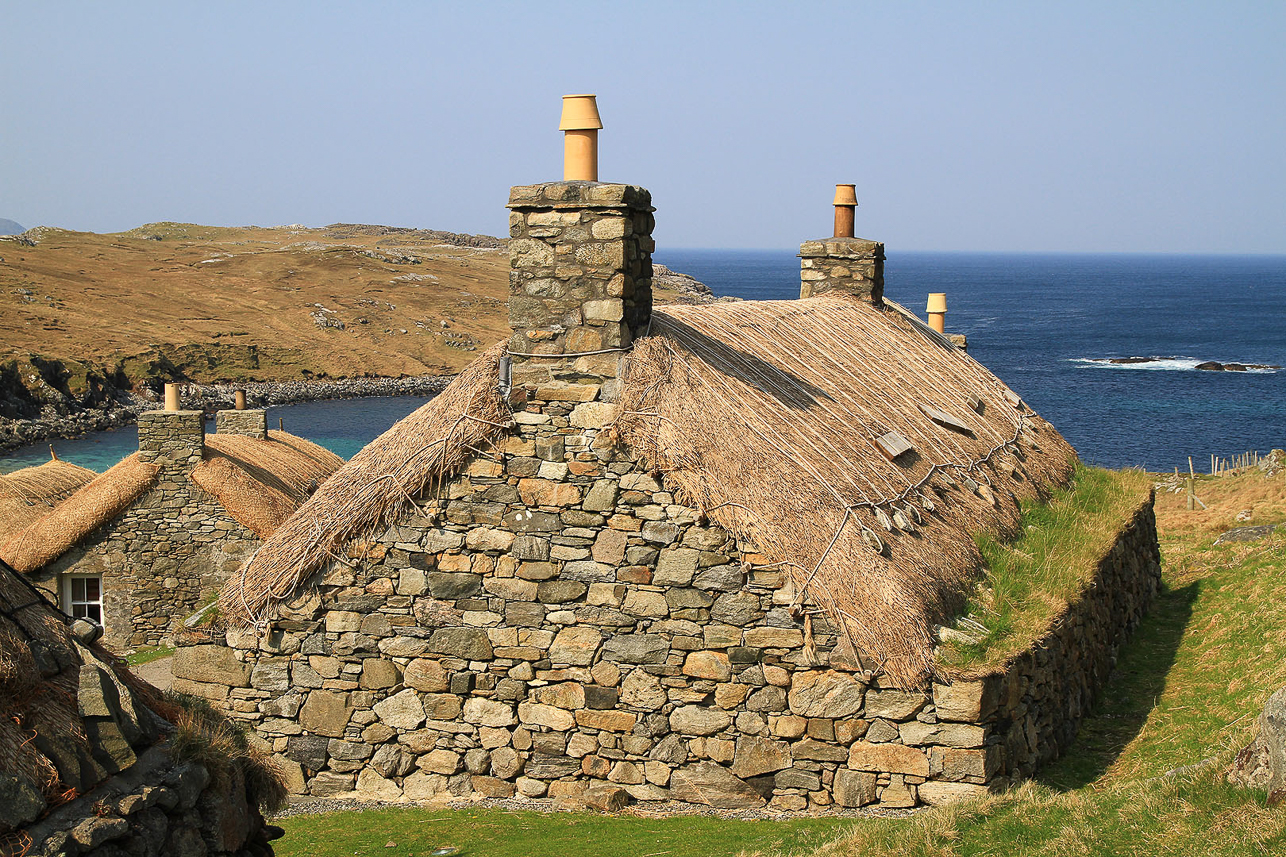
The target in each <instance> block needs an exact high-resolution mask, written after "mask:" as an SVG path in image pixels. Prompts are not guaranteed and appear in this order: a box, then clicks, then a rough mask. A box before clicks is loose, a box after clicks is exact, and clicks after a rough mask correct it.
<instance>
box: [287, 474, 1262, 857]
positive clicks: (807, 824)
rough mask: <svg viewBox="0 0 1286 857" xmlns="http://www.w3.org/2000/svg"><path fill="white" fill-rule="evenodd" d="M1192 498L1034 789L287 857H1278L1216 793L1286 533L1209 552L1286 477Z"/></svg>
mask: <svg viewBox="0 0 1286 857" xmlns="http://www.w3.org/2000/svg"><path fill="white" fill-rule="evenodd" d="M1085 475H1086V474H1083V475H1082V476H1083V477H1084V476H1085ZM1135 481H1137V480H1136V479H1134V478H1126V479H1125V480H1124V482H1125V484H1129V483H1132V482H1135ZM1091 487H1092V486H1091ZM1197 493H1198V495H1199V496H1200V497H1201V499H1202V500H1203V501H1205V502H1206V503H1207V505H1208V506H1210V510H1209V511H1207V512H1196V513H1192V512H1188V511H1186V508H1185V505H1186V504H1185V497H1184V495H1183V494H1182V493H1171V492H1167V491H1164V490H1162V491H1159V492H1158V494H1157V515H1158V524H1159V528H1160V531H1161V539H1162V554H1163V574H1164V588H1163V591H1162V593H1161V595H1160V596H1159V598H1158V600H1157V603H1156V604H1155V605H1154V606H1153V609H1152V611H1151V613H1150V614H1149V616H1148V617H1147V619H1146V620H1145V621H1144V622H1143V624H1142V626H1141V627H1140V629H1139V631H1138V632H1137V633H1136V635H1135V636H1134V638H1133V639H1132V640H1131V641H1130V643H1129V644H1127V646H1126V647H1125V649H1124V650H1123V651H1122V653H1121V657H1120V660H1119V662H1118V664H1117V669H1116V671H1115V673H1114V674H1113V676H1112V678H1111V680H1110V682H1109V684H1108V686H1107V688H1106V690H1105V692H1104V695H1103V698H1102V700H1101V701H1100V702H1099V703H1098V705H1097V706H1096V707H1095V710H1094V712H1093V713H1092V715H1091V716H1090V717H1089V718H1088V719H1087V720H1086V721H1085V724H1084V726H1083V727H1082V729H1081V733H1080V736H1079V737H1078V739H1077V743H1076V745H1075V746H1074V747H1073V749H1072V751H1071V752H1070V753H1069V754H1068V755H1067V756H1065V757H1064V758H1063V759H1061V760H1059V761H1058V762H1056V763H1055V764H1053V765H1052V766H1050V767H1049V768H1048V769H1046V770H1045V771H1044V772H1043V773H1042V775H1041V777H1040V779H1039V780H1038V781H1037V782H1033V783H1027V784H1024V785H1022V786H1020V787H1018V788H1016V789H1014V790H1012V791H1010V792H1008V793H1005V794H1000V795H995V796H992V797H988V798H986V799H983V800H980V801H977V802H974V803H970V804H966V805H961V806H956V807H945V808H940V809H929V810H923V811H920V812H916V813H914V814H911V815H909V816H905V815H897V814H895V815H896V817H887V818H864V819H860V820H851V819H840V818H830V819H791V820H782V821H772V822H755V821H742V820H722V821H716V820H714V819H709V818H699V819H694V818H670V819H656V818H638V817H628V816H625V817H619V818H605V817H601V816H588V815H584V814H576V813H555V814H537V813H526V812H513V811H510V810H504V809H499V808H487V809H483V808H474V809H470V810H456V811H448V810H427V809H423V810H422V809H406V810H401V809H390V810H381V811H378V812H368V813H351V812H343V813H331V814H327V815H321V816H307V817H294V818H288V819H284V820H283V821H282V822H281V824H282V826H284V827H285V828H286V830H287V836H286V837H285V838H284V839H282V840H280V841H279V842H278V843H275V845H276V847H277V853H278V854H281V855H283V857H290V855H296V854H299V855H302V854H308V855H312V857H325V855H341V854H343V855H349V854H372V855H373V854H428V853H429V852H430V850H431V849H432V848H435V847H439V846H445V845H452V846H455V847H457V848H459V852H458V853H459V854H462V855H464V854H469V855H477V857H483V855H492V856H493V857H498V855H508V854H515V855H517V854H531V855H541V854H559V855H562V857H576V855H586V857H590V855H593V857H611V855H621V857H625V855H638V854H655V855H661V854H663V855H667V857H683V855H692V857H710V855H734V854H756V855H776V854H792V855H811V857H857V855H861V857H903V855H923V857H966V855H1007V856H1008V855H1020V856H1021V857H1026V855H1051V857H1053V855H1123V854H1129V855H1158V857H1159V856H1160V855H1229V857H1231V855H1280V854H1286V808H1282V807H1269V806H1268V805H1267V802H1266V796H1265V795H1264V794H1263V793H1262V792H1255V791H1246V790H1242V789H1238V788H1235V787H1233V786H1229V785H1228V784H1226V783H1225V782H1224V771H1225V770H1226V768H1227V765H1228V763H1229V762H1230V761H1231V759H1232V756H1233V755H1234V754H1235V752H1236V751H1237V750H1238V749H1239V748H1241V747H1242V746H1244V745H1245V744H1247V743H1248V742H1249V741H1250V739H1251V738H1252V737H1253V734H1254V721H1255V717H1256V716H1257V714H1258V711H1259V709H1260V708H1261V707H1262V706H1263V703H1264V700H1265V699H1267V697H1268V696H1269V695H1270V694H1271V693H1272V692H1273V691H1274V690H1276V689H1277V688H1279V687H1281V686H1282V685H1283V684H1286V608H1284V607H1283V605H1286V574H1283V569H1286V532H1282V531H1278V532H1277V533H1276V534H1275V535H1273V536H1271V537H1269V538H1268V539H1266V540H1263V541H1259V542H1250V543H1241V544H1229V545H1220V546H1215V545H1214V544H1213V542H1214V539H1215V537H1216V536H1217V535H1218V534H1219V533H1220V532H1222V531H1223V530H1226V529H1228V528H1230V527H1233V526H1238V525H1239V522H1238V521H1237V517H1238V515H1240V516H1241V517H1243V518H1244V517H1246V515H1245V514H1244V513H1245V512H1246V511H1247V510H1249V523H1250V524H1273V523H1279V522H1282V521H1283V520H1286V473H1279V474H1275V475H1272V476H1267V475H1265V474H1263V473H1260V472H1255V473H1251V474H1243V475H1239V476H1234V477H1222V478H1219V479H1209V478H1207V479H1203V480H1200V481H1199V483H1198V490H1197ZM1032 547H1034V546H1032ZM389 843H394V844H393V845H390V844H389Z"/></svg>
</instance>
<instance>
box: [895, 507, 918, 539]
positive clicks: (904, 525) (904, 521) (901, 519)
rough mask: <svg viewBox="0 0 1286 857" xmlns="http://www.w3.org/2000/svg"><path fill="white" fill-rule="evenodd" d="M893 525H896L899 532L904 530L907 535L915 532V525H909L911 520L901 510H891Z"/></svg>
mask: <svg viewBox="0 0 1286 857" xmlns="http://www.w3.org/2000/svg"><path fill="white" fill-rule="evenodd" d="M893 523H895V524H897V528H898V529H899V530H905V531H906V532H908V533H909V532H912V531H914V530H915V525H914V524H912V523H911V519H910V518H908V517H907V516H906V513H905V512H903V511H902V510H901V509H894V510H893Z"/></svg>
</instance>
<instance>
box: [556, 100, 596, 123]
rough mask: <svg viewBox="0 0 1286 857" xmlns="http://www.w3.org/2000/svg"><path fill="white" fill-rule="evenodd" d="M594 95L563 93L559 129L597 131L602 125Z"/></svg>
mask: <svg viewBox="0 0 1286 857" xmlns="http://www.w3.org/2000/svg"><path fill="white" fill-rule="evenodd" d="M597 97H598V96H595V95H564V96H563V116H562V121H560V122H559V123H558V130H559V131H597V130H598V129H600V128H602V127H603V120H602V119H600V118H599V115H598V102H597V101H596V100H595V99H596V98H597Z"/></svg>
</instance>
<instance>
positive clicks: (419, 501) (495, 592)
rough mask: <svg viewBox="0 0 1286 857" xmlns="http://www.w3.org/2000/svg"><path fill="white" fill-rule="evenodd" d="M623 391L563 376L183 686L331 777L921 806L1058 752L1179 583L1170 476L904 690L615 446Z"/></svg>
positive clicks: (302, 764)
mask: <svg viewBox="0 0 1286 857" xmlns="http://www.w3.org/2000/svg"><path fill="white" fill-rule="evenodd" d="M597 395H598V387H597V386H588V385H586V386H580V385H575V384H566V383H561V382H551V383H550V384H548V385H546V386H545V387H543V388H541V389H540V390H539V391H538V393H537V394H536V396H537V398H538V400H539V406H540V411H539V412H535V411H529V412H525V413H520V414H518V415H517V417H518V425H517V427H516V428H515V429H514V431H513V434H512V435H510V436H509V437H507V438H505V439H504V440H503V442H502V444H503V452H504V453H505V454H504V455H503V456H502V457H496V458H495V459H492V458H486V457H479V458H477V459H475V460H474V461H473V463H472V464H470V465H469V466H468V467H467V469H466V471H465V472H464V473H463V474H461V475H460V476H459V477H457V478H456V479H455V480H453V481H452V482H451V483H449V484H448V485H446V486H444V487H443V488H442V491H441V493H439V494H435V495H425V496H420V497H417V498H415V499H416V510H415V512H414V513H413V514H404V515H403V516H402V517H401V518H400V519H399V520H398V521H397V522H396V523H395V524H394V525H393V526H390V527H389V528H388V529H387V531H386V532H384V533H383V534H382V535H380V536H379V537H378V538H377V539H375V540H373V541H372V542H370V543H364V544H355V545H352V546H350V551H349V557H350V559H349V560H348V561H347V564H343V565H340V564H337V565H336V566H335V567H334V568H333V569H332V570H331V571H330V572H329V573H328V574H326V575H325V576H324V577H322V578H320V579H319V580H317V581H315V584H316V585H315V586H312V587H309V588H307V589H306V590H304V592H303V593H302V594H301V595H299V596H298V597H297V598H296V600H294V601H293V602H290V603H288V604H286V605H284V607H283V610H282V612H281V614H280V615H279V616H278V618H276V619H274V620H272V621H270V622H268V624H267V625H266V626H265V627H263V628H262V629H259V630H256V629H253V628H246V629H232V630H228V631H226V633H225V632H218V633H215V634H213V635H206V636H201V635H197V634H194V635H193V636H192V637H191V638H189V639H187V640H181V641H180V648H179V650H178V652H177V654H176V656H175V661H174V675H175V682H174V689H175V690H178V691H182V692H185V693H189V694H193V695H197V696H200V697H203V698H205V699H208V700H211V701H212V702H214V703H215V704H216V705H218V706H220V707H221V708H222V709H223V710H224V711H226V712H228V713H229V714H230V715H231V716H232V717H234V718H238V719H240V720H243V721H245V722H246V723H247V724H249V725H251V726H252V727H253V729H254V730H255V732H256V733H257V734H258V736H259V738H260V739H261V740H262V742H263V747H264V748H265V749H267V750H268V751H270V752H272V753H275V754H276V759H277V762H278V763H279V764H280V765H281V766H282V768H283V769H284V770H286V771H287V774H288V779H289V780H290V782H291V788H292V790H293V791H295V792H300V793H308V794H311V795H315V796H319V797H321V796H327V797H330V796H338V795H348V794H350V793H352V792H354V791H356V792H358V793H359V794H361V795H364V796H366V797H369V798H375V799H381V800H404V799H405V800H418V799H427V798H431V797H434V796H436V795H443V794H449V795H457V796H467V795H470V794H474V795H485V796H490V797H509V796H513V795H522V796H526V797H545V796H549V797H573V798H574V797H577V796H584V795H586V794H587V793H593V792H594V791H597V792H599V793H601V792H602V790H604V789H609V790H619V791H618V792H617V794H618V796H621V795H623V794H624V793H628V795H629V796H630V797H632V798H633V799H635V800H639V801H664V800H681V801H687V802H691V803H697V804H706V805H710V806H716V807H725V808H734V807H747V808H750V807H765V806H766V807H768V808H770V809H774V810H780V811H810V810H820V809H824V808H826V807H830V806H833V805H840V806H845V807H856V806H864V805H868V804H881V805H884V806H890V807H910V806H915V805H917V804H919V803H930V804H937V803H942V802H946V801H950V800H953V799H957V798H960V797H964V796H969V795H973V794H977V793H980V792H985V791H987V790H988V789H993V788H996V787H999V786H1002V785H1004V784H1006V783H1008V782H1009V781H1010V780H1011V779H1012V778H1014V777H1018V776H1023V775H1026V774H1028V773H1030V772H1031V771H1032V770H1034V769H1035V767H1036V766H1037V765H1038V764H1039V763H1040V762H1042V761H1045V760H1047V759H1050V758H1053V757H1054V756H1055V755H1057V753H1058V752H1059V751H1060V750H1061V748H1063V747H1064V746H1065V745H1066V743H1067V741H1068V740H1069V739H1070V737H1071V736H1072V735H1074V734H1075V731H1076V728H1077V725H1078V723H1079V720H1080V717H1081V715H1082V713H1083V712H1084V710H1085V707H1086V706H1087V705H1088V704H1089V702H1090V700H1091V699H1092V697H1093V695H1094V694H1095V693H1096V692H1097V690H1098V688H1099V687H1100V686H1101V684H1102V682H1103V681H1104V680H1105V679H1106V677H1107V674H1108V671H1109V670H1110V666H1111V663H1112V659H1113V657H1114V653H1115V650H1116V647H1117V646H1119V644H1120V643H1121V641H1122V640H1123V639H1124V638H1125V636H1126V634H1127V633H1128V631H1129V630H1130V629H1131V628H1132V627H1133V626H1134V624H1135V623H1137V621H1138V618H1139V617H1140V616H1141V615H1142V613H1143V611H1144V609H1145V608H1146V606H1147V604H1148V601H1149V600H1150V599H1151V596H1152V594H1153V593H1154V592H1155V590H1156V586H1157V580H1158V575H1159V565H1158V562H1157V560H1158V550H1157V546H1156V532H1155V526H1154V522H1153V518H1152V507H1151V502H1150V500H1149V501H1148V502H1146V503H1145V504H1143V505H1142V506H1140V507H1139V508H1138V510H1137V511H1136V512H1135V513H1134V515H1133V517H1132V518H1131V519H1130V521H1129V522H1128V526H1124V527H1123V529H1122V531H1121V533H1120V535H1119V537H1118V538H1117V539H1116V541H1115V544H1114V546H1113V547H1112V549H1111V550H1110V551H1109V552H1108V554H1107V555H1106V556H1105V557H1104V558H1103V559H1102V561H1101V562H1100V563H1099V565H1098V568H1097V570H1096V571H1095V572H1094V573H1093V575H1092V579H1091V580H1090V582H1089V583H1088V584H1087V585H1086V589H1085V591H1084V593H1083V596H1082V597H1081V598H1079V599H1076V600H1075V601H1074V603H1073V604H1072V605H1071V606H1070V607H1069V608H1068V609H1067V611H1066V612H1065V615H1063V616H1062V617H1061V618H1059V619H1058V621H1056V622H1055V624H1054V626H1053V630H1051V631H1049V633H1048V634H1046V635H1045V636H1044V637H1043V638H1042V639H1041V640H1040V641H1039V642H1038V643H1037V644H1036V645H1034V646H1033V647H1032V648H1031V650H1030V651H1029V652H1026V653H1024V654H1021V655H1018V656H1016V657H1013V658H1011V659H1009V660H1008V661H1006V662H1005V663H1004V664H1002V665H1000V666H998V667H994V668H992V669H991V670H990V671H987V672H985V673H979V674H976V675H975V674H971V675H969V676H967V677H966V678H963V679H961V680H958V681H956V682H954V683H952V684H939V685H934V686H932V687H931V688H930V689H928V690H927V691H907V690H901V689H897V688H895V687H892V686H889V685H888V684H886V683H885V680H884V679H882V678H881V677H878V676H876V677H874V678H872V676H871V674H870V672H868V671H865V670H864V669H863V667H862V665H861V664H860V663H858V662H857V659H856V658H855V657H853V656H852V655H851V654H849V655H848V656H845V654H844V647H843V646H841V645H840V640H839V638H838V636H837V633H836V628H835V627H834V625H833V624H832V623H831V622H829V621H828V619H827V618H826V616H825V615H824V614H823V613H822V612H821V611H820V610H817V609H814V608H812V607H811V606H810V605H807V604H806V605H804V607H805V609H804V610H802V611H793V610H791V609H790V607H791V605H792V604H793V603H794V602H795V592H794V588H793V584H792V583H791V581H790V580H789V578H788V576H787V575H786V574H785V573H784V572H783V571H782V570H781V569H780V568H778V567H775V566H772V565H770V564H769V563H768V561H767V559H766V558H765V557H763V556H762V555H759V554H757V553H755V552H754V551H753V550H752V549H751V548H750V547H749V546H746V545H740V544H738V542H737V540H736V539H735V538H734V537H732V536H731V535H730V534H729V533H727V532H726V531H724V530H722V529H721V528H720V527H718V526H717V525H715V524H713V523H711V522H708V521H705V520H704V519H702V518H701V517H700V516H699V515H698V514H697V513H696V512H695V511H694V510H692V509H690V508H688V507H686V506H683V505H682V504H679V503H676V500H675V498H674V496H673V495H671V494H670V493H669V492H667V491H666V490H665V489H664V487H663V486H662V485H661V483H660V482H659V481H658V480H657V479H656V478H655V477H654V476H653V475H651V474H649V473H648V472H646V471H645V470H641V469H640V467H639V465H637V464H636V463H635V462H633V461H631V460H630V459H629V458H628V456H627V454H626V452H625V451H624V450H618V449H614V448H610V447H606V446H602V445H597V444H595V443H594V440H595V438H596V436H597V433H598V431H599V429H600V428H601V427H602V425H603V424H604V422H605V420H606V419H607V418H608V416H610V413H611V411H610V409H607V408H605V407H604V404H602V403H600V402H598V401H595V398H596V396H597Z"/></svg>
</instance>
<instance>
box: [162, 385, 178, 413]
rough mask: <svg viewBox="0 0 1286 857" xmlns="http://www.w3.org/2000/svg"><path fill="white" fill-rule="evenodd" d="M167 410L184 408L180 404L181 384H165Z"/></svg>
mask: <svg viewBox="0 0 1286 857" xmlns="http://www.w3.org/2000/svg"><path fill="white" fill-rule="evenodd" d="M165 410H167V411H178V410H182V408H181V407H180V405H179V385H178V384H166V385H165Z"/></svg>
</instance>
